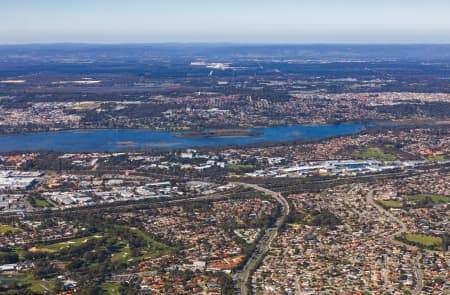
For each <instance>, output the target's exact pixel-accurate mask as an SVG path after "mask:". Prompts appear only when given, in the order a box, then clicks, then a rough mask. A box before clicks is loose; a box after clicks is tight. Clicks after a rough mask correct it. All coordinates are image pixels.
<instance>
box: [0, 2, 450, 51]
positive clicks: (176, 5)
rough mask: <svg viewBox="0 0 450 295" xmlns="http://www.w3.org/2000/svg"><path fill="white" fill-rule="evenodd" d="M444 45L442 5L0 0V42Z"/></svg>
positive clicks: (446, 26)
mask: <svg viewBox="0 0 450 295" xmlns="http://www.w3.org/2000/svg"><path fill="white" fill-rule="evenodd" d="M32 42H33V43H40V42H98V43H126V42H148V43H151V42H239V43H241V42H245V43H348V42H350V43H450V0H389V1H388V0H272V1H268V0H240V1H238V0H161V1H154V0H126V1H125V0H124V1H119V0H0V43H32Z"/></svg>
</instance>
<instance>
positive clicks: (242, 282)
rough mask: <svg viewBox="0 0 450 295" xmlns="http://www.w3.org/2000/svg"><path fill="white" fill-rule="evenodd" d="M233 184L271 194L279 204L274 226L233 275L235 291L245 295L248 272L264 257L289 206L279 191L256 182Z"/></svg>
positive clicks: (286, 214) (287, 212)
mask: <svg viewBox="0 0 450 295" xmlns="http://www.w3.org/2000/svg"><path fill="white" fill-rule="evenodd" d="M234 184H238V185H241V186H244V187H248V188H253V189H255V190H257V191H260V192H263V193H265V194H267V195H269V196H271V197H272V198H274V199H275V200H277V201H278V202H279V203H280V204H281V215H280V217H278V219H277V221H276V222H275V226H274V227H270V228H268V229H267V230H266V232H265V234H264V236H263V237H262V238H261V239H260V240H259V243H258V245H257V246H256V249H255V251H254V252H253V254H252V256H251V257H250V258H249V259H248V260H247V263H246V264H245V265H244V267H243V269H242V270H241V271H240V272H237V273H236V274H235V276H234V281H235V285H236V291H237V293H238V294H241V295H247V294H249V291H250V290H248V289H247V283H248V281H249V279H250V273H251V272H252V270H253V269H255V268H256V267H257V264H258V261H260V259H261V258H262V257H264V255H265V254H266V253H267V251H269V249H270V244H271V243H272V241H273V240H274V239H275V238H276V236H277V234H278V230H279V229H280V227H281V226H282V225H283V224H284V223H285V221H286V217H287V216H288V215H289V212H290V208H289V203H288V201H287V200H286V199H285V198H284V197H283V196H282V195H281V193H277V192H274V191H271V190H269V189H266V188H263V187H260V186H258V185H256V184H249V183H240V182H234ZM239 286H240V287H239Z"/></svg>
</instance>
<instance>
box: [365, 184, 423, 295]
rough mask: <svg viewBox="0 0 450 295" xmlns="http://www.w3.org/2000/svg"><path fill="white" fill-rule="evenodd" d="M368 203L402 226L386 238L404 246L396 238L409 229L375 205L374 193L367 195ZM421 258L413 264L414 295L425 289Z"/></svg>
mask: <svg viewBox="0 0 450 295" xmlns="http://www.w3.org/2000/svg"><path fill="white" fill-rule="evenodd" d="M367 202H368V203H369V204H371V205H372V206H374V207H375V208H377V209H378V211H379V212H380V213H383V214H385V215H387V217H388V218H389V219H390V220H391V221H392V222H396V223H398V224H399V225H400V227H401V229H400V230H399V231H398V232H396V233H393V234H391V235H389V236H387V237H386V238H387V239H388V240H389V241H390V242H391V243H394V244H397V245H404V244H403V243H401V242H399V241H397V240H396V239H395V237H396V236H398V235H401V234H403V233H406V232H407V227H406V224H405V223H404V222H403V221H401V220H400V219H398V218H397V217H396V216H395V215H394V214H392V213H391V212H389V211H388V210H385V209H384V208H383V207H381V206H380V205H378V204H377V203H375V201H374V200H373V191H370V192H369V193H368V194H367ZM420 258H421V254H419V255H418V256H417V257H416V258H415V259H414V263H413V267H414V274H415V276H416V287H415V288H414V290H413V291H412V294H413V295H418V294H420V292H422V289H423V278H422V271H421V270H420V265H419V260H420Z"/></svg>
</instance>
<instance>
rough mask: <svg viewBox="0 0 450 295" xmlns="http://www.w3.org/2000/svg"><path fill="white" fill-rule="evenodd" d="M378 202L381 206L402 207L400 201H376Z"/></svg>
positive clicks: (387, 207)
mask: <svg viewBox="0 0 450 295" xmlns="http://www.w3.org/2000/svg"><path fill="white" fill-rule="evenodd" d="M377 203H378V204H380V205H381V206H383V208H386V209H389V208H402V207H403V203H402V202H400V201H377Z"/></svg>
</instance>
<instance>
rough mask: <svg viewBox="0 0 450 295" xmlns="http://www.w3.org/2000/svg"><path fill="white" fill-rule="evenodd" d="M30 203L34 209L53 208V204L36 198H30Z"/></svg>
mask: <svg viewBox="0 0 450 295" xmlns="http://www.w3.org/2000/svg"><path fill="white" fill-rule="evenodd" d="M29 202H30V205H31V206H33V207H34V208H45V207H52V204H50V203H49V202H47V201H46V200H45V199H43V198H39V197H36V196H30V197H29Z"/></svg>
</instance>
